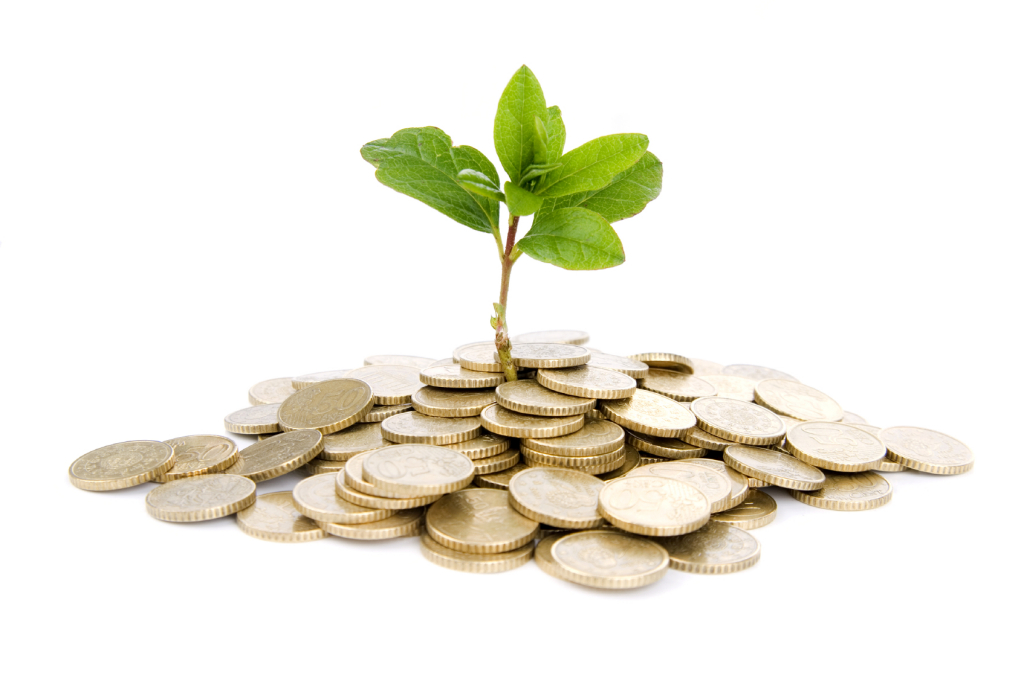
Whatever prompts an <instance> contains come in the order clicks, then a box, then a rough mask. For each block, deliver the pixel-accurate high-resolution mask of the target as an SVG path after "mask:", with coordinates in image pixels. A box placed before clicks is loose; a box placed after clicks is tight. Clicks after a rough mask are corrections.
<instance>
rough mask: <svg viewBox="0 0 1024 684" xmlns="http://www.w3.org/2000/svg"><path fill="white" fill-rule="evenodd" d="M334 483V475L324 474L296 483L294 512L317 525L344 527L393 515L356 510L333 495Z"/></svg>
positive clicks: (293, 493) (363, 509) (378, 511)
mask: <svg viewBox="0 0 1024 684" xmlns="http://www.w3.org/2000/svg"><path fill="white" fill-rule="evenodd" d="M337 480H338V476H337V474H336V473H325V474H323V475H314V476H313V477H307V478H306V479H305V480H303V481H302V482H299V483H298V484H297V485H295V489H293V490H292V499H293V501H294V503H295V508H297V509H298V510H299V512H300V513H302V514H303V515H304V516H306V517H307V518H310V519H312V520H316V521H317V522H336V523H347V524H359V523H368V522H374V521H376V520H383V519H384V518H387V517H389V516H391V515H393V514H394V511H389V510H383V509H375V508H367V507H365V506H358V505H356V504H354V503H352V502H351V501H347V500H346V499H342V498H341V497H339V496H338V495H337V493H336V492H335V488H334V485H335V482H337Z"/></svg>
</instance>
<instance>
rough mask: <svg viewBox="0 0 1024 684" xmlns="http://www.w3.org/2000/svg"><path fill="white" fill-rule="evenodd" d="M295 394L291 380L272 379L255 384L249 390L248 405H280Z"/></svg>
mask: <svg viewBox="0 0 1024 684" xmlns="http://www.w3.org/2000/svg"><path fill="white" fill-rule="evenodd" d="M293 394H295V388H294V387H292V379H291V378H274V379H273V380H264V381H263V382H257V383H256V384H255V385H253V386H252V387H250V388H249V403H250V404H253V405H257V404H280V403H281V402H282V401H284V400H285V399H287V398H288V397H290V396H291V395H293Z"/></svg>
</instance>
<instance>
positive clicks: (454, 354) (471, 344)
mask: <svg viewBox="0 0 1024 684" xmlns="http://www.w3.org/2000/svg"><path fill="white" fill-rule="evenodd" d="M487 344H489V345H491V346H494V340H493V339H491V340H482V341H480V342H469V343H468V344H463V345H461V346H459V347H456V348H455V351H453V352H452V363H458V362H459V359H460V358H461V357H460V356H459V353H460V352H462V350H464V349H469V348H470V347H478V346H480V345H487Z"/></svg>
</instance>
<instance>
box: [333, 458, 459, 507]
mask: <svg viewBox="0 0 1024 684" xmlns="http://www.w3.org/2000/svg"><path fill="white" fill-rule="evenodd" d="M365 457H366V455H365V454H360V455H358V456H355V457H353V458H352V459H350V460H348V461H345V468H344V469H343V470H342V472H340V473H338V476H337V479H336V480H335V482H334V492H335V494H337V495H338V496H340V497H341V498H342V499H345V500H346V501H351V502H352V503H354V504H358V505H360V506H365V507H367V508H383V509H387V510H389V511H400V510H408V509H410V508H420V507H421V506H427V505H429V504H432V503H434V502H435V501H437V500H438V499H440V498H441V494H432V495H429V496H414V497H408V498H392V497H390V496H380V492H379V490H377V488H376V487H374V486H373V485H372V484H370V483H368V482H367V481H366V480H364V479H363V459H364V458H365Z"/></svg>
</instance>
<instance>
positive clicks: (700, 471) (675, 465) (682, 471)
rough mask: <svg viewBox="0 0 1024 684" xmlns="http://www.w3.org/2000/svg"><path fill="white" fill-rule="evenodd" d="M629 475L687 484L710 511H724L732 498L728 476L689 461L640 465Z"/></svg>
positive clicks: (627, 476) (628, 475)
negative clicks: (662, 478)
mask: <svg viewBox="0 0 1024 684" xmlns="http://www.w3.org/2000/svg"><path fill="white" fill-rule="evenodd" d="M631 477H665V478H668V479H670V480H677V481H679V482H682V483H683V484H688V485H690V486H691V487H693V488H694V489H696V490H697V491H699V492H700V493H701V494H703V495H704V496H705V497H707V500H708V504H709V505H710V507H711V512H712V513H718V512H720V511H724V510H725V509H726V508H728V507H729V505H728V504H729V502H730V501H731V500H732V482H731V481H730V480H729V478H728V477H726V476H725V475H723V474H722V473H719V472H718V471H716V470H714V469H713V468H708V467H707V466H704V465H701V464H699V463H691V462H689V461H669V462H667V463H652V464H650V465H644V466H640V467H639V468H637V469H636V470H634V471H633V472H631V473H628V474H627V475H626V478H627V479H628V478H631Z"/></svg>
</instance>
